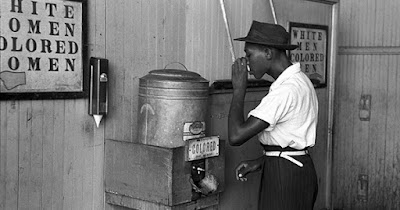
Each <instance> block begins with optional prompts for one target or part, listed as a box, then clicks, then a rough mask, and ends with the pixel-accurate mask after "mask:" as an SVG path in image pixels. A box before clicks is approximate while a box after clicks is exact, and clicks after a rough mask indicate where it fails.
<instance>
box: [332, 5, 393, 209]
mask: <svg viewBox="0 0 400 210" xmlns="http://www.w3.org/2000/svg"><path fill="white" fill-rule="evenodd" d="M399 8H400V3H399V2H398V1H392V0H391V1H387V2H385V3H382V2H380V1H377V0H368V1H341V7H340V11H341V13H340V20H341V22H340V24H339V26H340V31H341V33H340V40H339V41H340V42H339V43H340V45H341V46H342V47H346V48H347V49H356V50H354V52H353V53H346V51H343V52H344V53H342V55H341V56H339V62H340V69H338V71H339V73H338V75H340V76H339V77H338V79H337V81H336V82H337V85H336V86H337V87H338V91H339V93H338V94H337V95H336V100H335V101H336V110H335V113H336V114H335V122H336V123H335V130H334V141H335V142H336V144H335V148H334V149H335V151H334V154H335V155H334V157H335V164H334V169H333V172H334V183H336V186H335V188H334V194H333V195H334V200H333V202H334V207H335V208H350V209H398V208H399V207H400V204H399V193H398V188H399V184H398V183H399V175H398V174H399V166H398V160H399V157H400V156H399V153H398V151H399V143H398V142H399V138H400V135H399V131H398V130H399V129H398V127H399V122H400V121H399V120H398V119H399V118H398V113H399V108H398V104H399V98H400V97H399V95H400V90H399V86H398V85H397V83H398V79H399V73H398V71H399V62H398V60H399V58H400V56H399V55H398V53H396V50H394V51H389V52H392V53H393V54H391V53H388V52H387V51H385V50H386V48H388V49H390V48H393V47H398V46H399V38H398V35H397V32H399V30H400V26H399V24H398V23H399V20H397V19H398V18H393V17H394V16H396V14H397V11H398V10H399ZM355 11H356V12H355ZM363 48H364V49H367V48H370V49H374V48H375V49H377V50H375V51H370V52H368V50H360V51H357V49H363ZM349 52H350V51H349ZM352 64H356V65H352ZM353 71H354V72H357V73H356V74H355V76H356V77H355V78H354V79H349V78H351V75H352V73H351V72H353ZM348 83H357V84H360V83H361V84H362V86H361V90H360V89H359V88H360V87H359V86H358V85H357V88H353V87H351V86H349V85H348ZM346 92H347V93H350V94H349V95H350V96H351V98H347V97H346V94H344V93H346ZM361 94H370V95H371V96H372V99H371V101H372V104H371V119H370V121H360V119H359V118H358V112H359V109H358V104H359V100H360V97H361ZM349 103H350V104H349ZM346 104H349V105H351V106H352V107H355V109H350V108H349V107H348V106H346ZM346 112H347V113H348V114H342V113H346ZM350 113H353V115H354V122H353V124H354V127H350V128H349V127H348V126H349V125H348V124H347V123H346V121H348V116H349V114H350ZM348 147H351V149H348ZM350 154H352V155H350ZM353 174H354V175H353ZM358 174H365V175H367V176H368V181H369V183H368V197H367V201H366V202H362V201H360V200H359V199H358V193H359V192H358V185H357V181H358ZM349 176H350V177H351V178H350V179H346V180H343V177H349ZM347 186H351V188H352V190H350V191H349V190H347V188H346V187H347Z"/></svg>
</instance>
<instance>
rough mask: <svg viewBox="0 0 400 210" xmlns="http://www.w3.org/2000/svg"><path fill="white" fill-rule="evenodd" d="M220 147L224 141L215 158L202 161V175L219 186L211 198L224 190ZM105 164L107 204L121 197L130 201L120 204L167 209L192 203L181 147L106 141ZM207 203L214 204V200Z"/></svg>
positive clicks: (222, 160) (222, 161)
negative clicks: (143, 204) (211, 176)
mask: <svg viewBox="0 0 400 210" xmlns="http://www.w3.org/2000/svg"><path fill="white" fill-rule="evenodd" d="M224 145H225V143H224V141H221V143H220V155H219V156H218V157H212V158H207V159H205V166H206V174H207V173H210V174H212V175H214V176H216V177H217V180H218V182H219V186H218V189H217V191H216V192H215V193H214V194H218V193H219V192H222V191H223V189H224V180H225V178H224V175H225V156H224V154H225V152H224V151H225V147H224ZM105 162H106V165H105V191H106V194H108V198H110V199H109V201H112V200H115V199H114V198H116V197H121V196H122V197H121V199H122V198H123V199H125V200H129V199H132V200H131V201H129V202H124V203H137V202H139V201H143V202H144V203H157V204H160V205H163V206H169V207H172V206H177V205H180V204H185V203H193V201H194V197H195V196H193V195H194V194H193V193H192V186H191V184H190V182H189V179H190V177H191V162H187V161H185V147H184V146H183V147H177V148H163V147H156V146H151V145H145V144H140V143H131V142H125V141H115V140H106V141H105ZM205 198H206V197H202V198H200V199H205ZM208 200H210V201H213V202H214V203H215V201H214V200H215V199H214V200H213V199H208ZM199 202H200V201H199ZM213 202H210V205H211V204H212V203H213Z"/></svg>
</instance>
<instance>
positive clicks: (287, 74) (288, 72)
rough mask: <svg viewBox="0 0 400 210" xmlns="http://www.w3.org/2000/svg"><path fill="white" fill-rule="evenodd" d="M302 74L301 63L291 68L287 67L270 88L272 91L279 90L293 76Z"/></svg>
mask: <svg viewBox="0 0 400 210" xmlns="http://www.w3.org/2000/svg"><path fill="white" fill-rule="evenodd" d="M298 72H300V63H293V64H292V65H291V66H289V67H287V68H286V69H285V70H284V71H283V72H282V73H281V75H279V77H278V78H277V79H276V80H275V81H274V82H273V83H272V85H271V87H270V91H271V90H273V89H275V88H277V87H278V86H279V85H281V84H282V83H283V82H284V81H286V80H287V79H288V78H289V77H291V76H292V75H294V74H296V73H298Z"/></svg>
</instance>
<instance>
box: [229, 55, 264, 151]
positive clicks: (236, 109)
mask: <svg viewBox="0 0 400 210" xmlns="http://www.w3.org/2000/svg"><path fill="white" fill-rule="evenodd" d="M241 63H246V60H245V59H244V58H239V59H237V60H236V61H235V63H234V64H233V65H232V86H233V96H232V101H231V106H230V109H229V116H228V139H229V144H230V145H232V146H240V145H242V144H243V143H245V142H246V141H248V140H249V139H251V138H252V137H253V136H255V135H257V134H258V133H259V132H261V131H262V130H264V129H265V128H267V127H268V126H269V124H268V123H267V122H265V121H263V120H260V119H258V118H255V117H250V118H248V119H247V120H245V119H244V113H243V112H244V110H243V109H244V108H243V107H244V99H245V96H246V87H247V69H246V66H245V65H241Z"/></svg>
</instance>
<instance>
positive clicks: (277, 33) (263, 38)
mask: <svg viewBox="0 0 400 210" xmlns="http://www.w3.org/2000/svg"><path fill="white" fill-rule="evenodd" d="M289 37H290V34H289V33H288V32H287V31H286V30H285V28H283V27H282V26H280V25H276V24H270V23H262V22H258V21H253V23H252V24H251V27H250V30H249V33H248V34H247V36H246V37H241V38H237V39H234V40H236V41H245V42H249V43H254V44H262V45H266V46H271V47H274V48H278V49H282V50H294V49H296V48H297V47H298V46H297V45H292V44H290V43H289Z"/></svg>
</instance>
